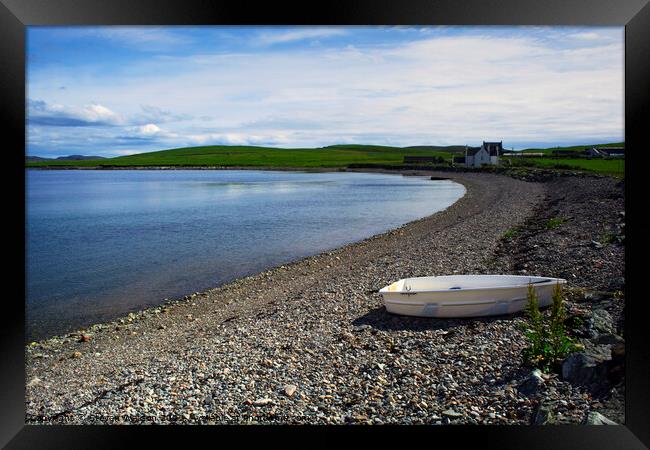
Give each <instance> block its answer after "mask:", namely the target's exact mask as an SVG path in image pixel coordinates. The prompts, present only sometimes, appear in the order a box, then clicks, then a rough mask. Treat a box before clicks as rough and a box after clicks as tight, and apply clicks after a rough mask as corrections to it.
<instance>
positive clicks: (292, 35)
mask: <svg viewBox="0 0 650 450" xmlns="http://www.w3.org/2000/svg"><path fill="white" fill-rule="evenodd" d="M623 37H624V35H623V27H530V26H525V27H524V26H520V27H500V26H499V27H497V26H489V27H487V26H484V27H476V26H474V27H451V26H444V27H443V26H431V27H402V26H400V27H344V26H340V27H307V26H300V27H257V26H255V27H253V26H247V27H234V26H233V27H231V26H227V27H226V26H210V27H114V26H111V27H29V28H28V34H27V99H28V103H27V143H28V147H27V154H28V155H39V156H50V157H55V156H62V155H69V154H86V155H101V156H117V155H126V154H132V153H141V152H145V151H153V150H162V149H168V148H177V147H185V146H196V145H217V144H225V145H268V146H278V147H316V146H325V145H333V144H343V143H359V144H379V145H397V146H408V145H451V144H468V145H479V144H480V143H481V141H483V140H498V141H501V140H502V141H503V143H504V146H505V147H507V148H516V149H518V148H525V147H530V146H556V145H570V144H589V143H602V142H617V141H622V140H623V139H624V138H623V136H624V112H623V98H624V85H623V80H624V52H623V48H624V47H623V42H624V39H623Z"/></svg>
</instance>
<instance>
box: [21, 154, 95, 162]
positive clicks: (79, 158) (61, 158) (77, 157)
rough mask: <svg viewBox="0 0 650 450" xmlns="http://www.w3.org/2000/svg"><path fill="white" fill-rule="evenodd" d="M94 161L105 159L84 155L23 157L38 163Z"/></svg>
mask: <svg viewBox="0 0 650 450" xmlns="http://www.w3.org/2000/svg"><path fill="white" fill-rule="evenodd" d="M96 159H107V158H105V157H104V156H85V155H69V156H59V157H58V158H45V157H42V156H25V161H27V162H38V161H93V160H96Z"/></svg>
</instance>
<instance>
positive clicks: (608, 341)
mask: <svg viewBox="0 0 650 450" xmlns="http://www.w3.org/2000/svg"><path fill="white" fill-rule="evenodd" d="M594 343H596V344H602V345H612V346H614V345H618V344H625V339H623V338H622V337H621V336H619V335H617V334H614V333H602V334H599V335H598V337H597V338H596V339H594ZM612 349H613V347H612Z"/></svg>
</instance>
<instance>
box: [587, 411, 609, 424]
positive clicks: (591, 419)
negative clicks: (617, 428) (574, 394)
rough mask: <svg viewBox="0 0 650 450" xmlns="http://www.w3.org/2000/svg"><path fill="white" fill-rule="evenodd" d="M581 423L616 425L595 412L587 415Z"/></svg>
mask: <svg viewBox="0 0 650 450" xmlns="http://www.w3.org/2000/svg"><path fill="white" fill-rule="evenodd" d="M582 423H583V424H584V425H618V424H617V423H616V422H614V421H613V420H610V419H608V418H607V417H605V416H603V415H602V414H601V413H599V412H596V411H591V412H590V413H589V414H587V417H585V420H583V421H582Z"/></svg>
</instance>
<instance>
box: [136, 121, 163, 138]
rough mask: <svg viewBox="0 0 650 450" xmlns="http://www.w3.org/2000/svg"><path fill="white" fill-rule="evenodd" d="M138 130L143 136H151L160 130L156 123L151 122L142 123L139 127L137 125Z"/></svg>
mask: <svg viewBox="0 0 650 450" xmlns="http://www.w3.org/2000/svg"><path fill="white" fill-rule="evenodd" d="M138 131H139V132H140V134H142V135H144V136H153V135H155V134H158V133H160V132H161V131H162V130H161V129H160V128H159V127H158V126H157V125H155V124H153V123H148V124H146V125H142V126H141V127H139V128H138Z"/></svg>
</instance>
